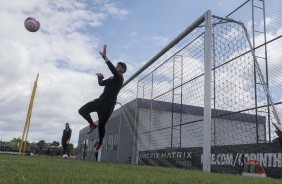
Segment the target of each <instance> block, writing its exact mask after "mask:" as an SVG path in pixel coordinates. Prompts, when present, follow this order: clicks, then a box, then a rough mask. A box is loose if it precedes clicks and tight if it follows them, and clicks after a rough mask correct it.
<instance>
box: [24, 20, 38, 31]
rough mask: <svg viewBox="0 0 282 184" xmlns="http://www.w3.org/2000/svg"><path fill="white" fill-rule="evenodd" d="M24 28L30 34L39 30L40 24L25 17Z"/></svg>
mask: <svg viewBox="0 0 282 184" xmlns="http://www.w3.org/2000/svg"><path fill="white" fill-rule="evenodd" d="M24 26H25V28H26V29H27V30H28V31H30V32H36V31H38V30H39V28H40V22H39V21H38V20H36V19H35V18H33V17H27V18H26V19H25V21H24Z"/></svg>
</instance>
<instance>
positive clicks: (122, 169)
mask: <svg viewBox="0 0 282 184" xmlns="http://www.w3.org/2000/svg"><path fill="white" fill-rule="evenodd" d="M4 183H7V184H22V183H34V184H43V183H48V184H49V183H50V184H64V183H65V184H71V183H75V184H83V183H93V184H98V183H101V184H105V183H117V184H127V183H128V184H132V183H144V184H148V183H160V184H165V183H167V184H174V183H214V184H221V183H224V184H225V183H226V184H230V183H236V184H243V183H253V184H260V183H267V184H272V183H277V184H278V183H279V184H281V183H282V180H281V179H279V180H278V179H271V178H265V179H260V178H250V177H243V176H239V175H229V174H215V173H204V172H201V171H195V170H184V169H175V168H163V167H151V166H138V165H125V164H114V163H100V162H94V161H84V160H75V159H68V160H66V159H62V158H58V157H55V158H54V157H41V156H39V157H37V156H25V157H21V156H17V155H1V154H0V184H4Z"/></svg>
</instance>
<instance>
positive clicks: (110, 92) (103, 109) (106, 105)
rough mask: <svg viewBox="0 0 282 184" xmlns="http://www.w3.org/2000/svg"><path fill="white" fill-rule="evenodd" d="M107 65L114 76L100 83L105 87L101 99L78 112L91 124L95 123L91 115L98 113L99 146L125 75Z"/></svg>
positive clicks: (108, 63) (110, 64)
mask: <svg viewBox="0 0 282 184" xmlns="http://www.w3.org/2000/svg"><path fill="white" fill-rule="evenodd" d="M106 64H107V65H108V67H109V69H110V70H111V72H112V74H113V76H112V77H110V78H108V79H106V80H101V81H99V85H100V86H105V88H104V91H103V93H102V94H101V95H100V97H99V98H97V99H95V100H93V101H90V102H88V103H86V104H85V105H84V106H82V107H81V108H80V109H79V111H78V112H79V114H80V115H81V116H82V117H83V118H84V119H86V120H87V121H88V123H89V124H91V123H93V120H92V118H91V116H90V113H91V112H97V114H98V118H99V124H98V131H99V144H102V141H103V138H104V136H105V131H106V130H105V125H106V123H107V121H108V119H109V118H110V116H111V114H112V112H113V110H114V107H115V104H116V100H117V95H118V93H119V91H120V89H121V87H122V84H123V81H124V79H123V75H122V74H120V73H118V72H117V70H116V68H115V67H114V65H113V64H112V63H111V62H110V61H107V62H106Z"/></svg>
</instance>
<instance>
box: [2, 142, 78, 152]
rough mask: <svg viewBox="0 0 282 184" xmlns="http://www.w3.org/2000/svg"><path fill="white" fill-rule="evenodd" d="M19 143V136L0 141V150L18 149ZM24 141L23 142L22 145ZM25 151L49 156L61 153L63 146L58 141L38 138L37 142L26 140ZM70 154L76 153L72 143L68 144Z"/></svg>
mask: <svg viewBox="0 0 282 184" xmlns="http://www.w3.org/2000/svg"><path fill="white" fill-rule="evenodd" d="M20 144H21V139H20V138H13V139H12V140H10V141H8V142H3V141H0V150H5V151H11V150H19V148H20ZM24 144H25V142H23V145H24ZM25 151H26V152H30V153H31V154H34V155H49V156H58V155H62V154H63V148H62V146H61V145H60V142H58V141H53V142H51V143H47V142H46V141H45V140H39V141H38V142H32V143H30V142H28V141H26V148H25ZM69 151H70V155H75V154H76V148H74V145H73V144H69Z"/></svg>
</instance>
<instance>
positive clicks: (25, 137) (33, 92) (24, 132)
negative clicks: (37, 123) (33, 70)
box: [18, 74, 39, 156]
mask: <svg viewBox="0 0 282 184" xmlns="http://www.w3.org/2000/svg"><path fill="white" fill-rule="evenodd" d="M38 77H39V74H37V76H36V80H35V81H34V85H33V90H32V94H31V98H30V102H29V108H28V112H27V116H26V121H25V126H24V131H23V135H22V140H21V145H20V149H19V153H18V155H20V153H21V152H22V148H23V152H22V154H23V156H24V153H25V148H26V140H27V136H28V131H29V126H30V119H31V114H32V107H33V102H34V97H35V92H36V88H37V81H38ZM23 143H24V146H23Z"/></svg>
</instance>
